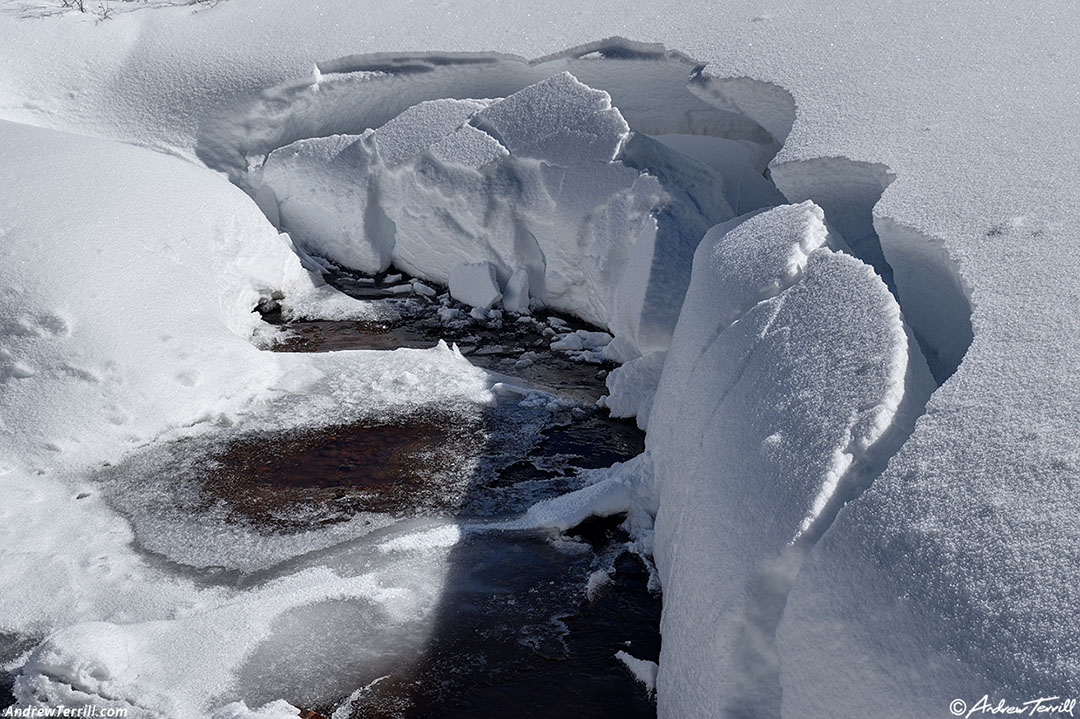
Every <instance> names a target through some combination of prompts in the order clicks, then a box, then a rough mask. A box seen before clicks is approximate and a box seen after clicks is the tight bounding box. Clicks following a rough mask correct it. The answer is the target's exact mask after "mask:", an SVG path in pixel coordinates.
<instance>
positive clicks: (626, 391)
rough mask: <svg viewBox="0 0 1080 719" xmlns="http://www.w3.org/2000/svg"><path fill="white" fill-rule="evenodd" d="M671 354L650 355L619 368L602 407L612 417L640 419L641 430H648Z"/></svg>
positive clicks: (611, 376)
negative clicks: (665, 364) (653, 407)
mask: <svg viewBox="0 0 1080 719" xmlns="http://www.w3.org/2000/svg"><path fill="white" fill-rule="evenodd" d="M666 357H667V352H650V353H649V354H647V355H644V356H643V357H637V358H635V359H633V360H630V361H629V362H627V363H625V364H623V365H621V366H619V367H617V368H615V369H614V370H612V371H611V374H609V375H608V376H607V388H608V395H607V396H606V397H601V398H600V402H601V403H602V406H604V407H607V408H608V410H610V411H611V416H612V417H636V418H637V425H638V427H640V428H641V429H648V426H649V413H650V412H651V411H652V405H653V397H654V395H655V394H656V386H657V384H659V382H660V372H661V370H663V368H664V359H665V358H666Z"/></svg>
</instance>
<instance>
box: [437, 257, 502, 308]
mask: <svg viewBox="0 0 1080 719" xmlns="http://www.w3.org/2000/svg"><path fill="white" fill-rule="evenodd" d="M449 285H450V296H451V297H453V298H454V299H455V300H457V301H458V302H463V303H465V304H467V305H471V306H472V307H478V308H480V309H485V310H486V309H490V308H491V306H492V305H494V304H495V303H496V302H498V301H499V300H500V299H502V293H501V292H499V280H498V279H497V278H496V276H495V265H493V264H491V263H490V262H469V263H466V264H461V265H456V266H455V267H454V269H452V270H450V280H449Z"/></svg>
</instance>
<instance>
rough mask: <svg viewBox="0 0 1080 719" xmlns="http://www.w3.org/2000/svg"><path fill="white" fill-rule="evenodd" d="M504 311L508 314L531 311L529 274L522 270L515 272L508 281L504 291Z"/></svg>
mask: <svg viewBox="0 0 1080 719" xmlns="http://www.w3.org/2000/svg"><path fill="white" fill-rule="evenodd" d="M503 309H504V310H506V311H507V312H527V311H528V310H529V273H528V272H526V271H525V270H522V269H517V270H514V272H513V274H511V275H510V279H508V280H507V281H506V288H505V289H504V290H503Z"/></svg>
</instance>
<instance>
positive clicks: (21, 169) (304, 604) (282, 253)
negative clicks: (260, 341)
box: [0, 123, 492, 717]
mask: <svg viewBox="0 0 1080 719" xmlns="http://www.w3.org/2000/svg"><path fill="white" fill-rule="evenodd" d="M0 143H2V145H3V148H4V156H5V163H4V165H3V167H2V168H0V182H2V183H3V185H4V186H5V187H7V188H11V190H10V191H9V192H7V193H5V194H4V195H3V197H0V213H2V214H3V215H4V216H5V217H9V218H16V219H15V221H14V222H11V223H9V224H6V225H5V227H4V235H3V249H2V252H3V255H4V262H3V263H2V266H0V279H2V281H0V286H2V287H3V288H4V289H3V290H2V294H0V304H2V306H3V311H2V313H0V316H2V317H4V318H5V320H4V321H3V323H2V326H0V343H2V347H3V351H4V357H5V360H6V362H7V363H9V364H10V365H12V366H14V367H16V368H18V367H25V368H26V370H27V371H21V370H19V369H16V370H15V371H8V372H7V373H6V374H5V376H4V378H3V383H2V387H3V391H2V392H0V417H2V418H3V430H4V431H3V435H2V438H0V456H3V458H4V468H3V471H2V472H0V491H2V493H3V496H4V497H5V502H4V504H3V506H2V509H0V514H2V518H3V529H2V537H0V543H2V546H3V547H4V551H5V560H4V572H3V573H2V575H0V584H2V587H0V589H2V592H3V594H4V596H5V597H7V598H8V599H7V600H5V607H4V608H5V611H4V612H3V616H2V617H0V626H2V628H3V631H4V632H5V633H16V634H22V635H29V636H36V637H41V638H43V637H45V636H49V637H50V638H49V640H48V641H47V642H46V643H44V644H42V645H40V646H39V647H38V648H37V649H36V650H35V651H34V653H33V654H32V655H31V656H30V657H29V658H28V659H27V660H26V663H25V664H24V666H23V667H22V670H21V673H20V678H19V684H18V686H17V689H16V692H17V693H18V694H19V696H20V697H21V698H22V701H23V702H25V703H27V704H28V705H31V706H55V705H56V704H58V703H64V704H67V705H78V704H81V703H85V702H86V701H88V700H89V701H95V702H97V701H98V700H100V703H101V704H102V705H109V702H110V701H111V702H114V704H116V705H120V706H122V707H127V708H131V707H132V706H140V707H144V708H146V709H147V711H149V712H151V713H154V712H156V714H155V715H159V716H190V717H194V716H207V715H209V714H210V713H212V711H213V709H214V707H215V706H221V705H224V704H226V703H229V702H231V701H233V700H246V701H248V705H249V706H260V705H262V704H265V703H267V702H272V701H274V700H276V699H278V698H279V695H274V696H265V697H263V696H259V695H258V692H256V691H255V689H256V688H257V684H256V683H253V682H251V681H247V680H244V681H241V683H240V686H241V687H245V686H246V687H248V689H245V690H243V691H248V690H250V693H251V696H246V695H245V696H237V695H236V689H235V688H232V682H233V681H234V680H235V679H236V677H237V676H238V675H240V676H243V672H244V667H245V666H246V665H245V661H246V658H247V657H248V656H249V654H250V653H251V652H252V651H253V650H254V649H255V648H256V647H257V646H258V645H259V643H260V642H263V641H267V642H269V641H273V640H274V637H277V636H279V634H280V626H281V625H280V624H279V622H280V621H281V618H282V617H285V616H300V617H305V616H306V617H309V618H308V619H301V620H297V621H298V629H297V631H300V632H310V626H312V625H313V624H312V622H314V625H316V626H317V624H318V621H317V615H318V609H317V608H318V606H319V605H321V604H324V603H326V602H327V601H328V600H329V599H332V598H335V597H336V598H341V599H345V600H348V601H359V602H361V603H363V604H364V606H369V605H373V606H374V607H376V608H378V611H379V612H382V611H384V609H383V606H384V605H385V606H386V607H388V608H387V609H385V611H386V612H389V614H387V615H386V616H388V617H389V620H388V621H386V622H385V623H384V624H382V625H380V626H382V627H383V628H384V629H385V630H386V632H387V634H386V635H385V636H384V639H382V640H379V641H381V642H382V644H381V645H380V644H373V642H374V641H375V640H374V637H375V634H377V633H376V632H373V631H371V628H370V627H369V628H368V631H367V635H368V636H367V637H366V638H365V641H366V642H367V644H365V645H364V646H365V647H367V649H365V650H364V651H368V652H369V653H368V654H363V653H360V654H354V655H351V658H349V659H348V662H351V663H352V665H353V666H354V667H356V666H368V665H369V664H370V661H371V658H372V657H371V654H370V651H375V650H374V649H372V647H378V646H385V647H391V646H393V647H398V646H400V640H399V639H394V638H393V637H394V636H395V627H398V628H400V627H401V626H403V625H408V627H409V633H410V636H415V633H416V630H417V626H418V625H417V620H416V617H421V618H422V617H423V616H426V615H427V612H429V611H430V609H431V607H433V606H434V605H435V600H436V599H437V595H438V588H439V586H440V581H441V577H442V576H443V574H444V573H445V566H444V564H443V562H442V557H443V556H444V554H445V552H446V551H447V550H446V548H445V541H442V542H441V543H433V545H432V547H431V550H430V551H429V552H428V553H427V554H426V555H425V556H424V557H423V558H419V559H409V560H407V561H404V562H402V561H400V560H394V561H391V560H389V559H388V560H385V561H383V562H373V563H369V564H368V565H367V566H368V569H367V573H366V574H365V573H363V572H361V573H356V572H355V571H353V570H349V569H347V568H346V569H339V570H337V571H329V570H328V569H327V567H326V565H327V564H328V563H331V562H332V561H333V559H332V556H331V555H327V556H324V557H322V558H321V559H320V563H319V566H313V567H304V566H302V565H301V566H299V567H297V568H296V570H295V573H294V574H293V575H291V576H288V577H286V578H284V579H282V580H281V581H280V582H279V583H277V584H270V585H267V586H264V587H263V588H261V589H260V590H258V591H252V592H244V591H239V590H235V589H227V588H223V587H218V586H214V585H210V586H203V585H202V584H201V582H197V581H193V580H192V579H191V578H188V577H185V576H184V575H181V574H176V573H174V572H171V571H169V570H168V569H167V567H163V566H161V565H160V564H159V563H157V562H152V561H148V560H147V559H146V557H147V555H146V554H145V549H143V548H140V547H139V546H138V545H139V542H140V541H141V540H142V539H144V538H145V537H144V535H142V534H139V533H138V532H137V531H136V528H135V527H133V526H132V525H131V524H129V523H128V521H127V520H126V519H124V518H123V517H121V516H120V515H119V514H117V513H116V511H115V510H114V508H113V507H112V506H110V505H108V504H106V502H105V501H104V497H103V493H102V491H101V490H102V486H101V485H100V484H99V483H95V482H91V481H88V480H89V474H90V472H91V471H92V470H95V469H98V468H100V467H101V466H102V465H103V464H106V463H117V462H118V461H120V460H121V459H122V458H124V457H125V456H127V455H129V454H130V453H131V452H132V451H133V450H136V449H137V448H142V451H145V452H150V453H153V452H155V451H156V450H155V449H154V444H155V443H156V442H164V443H166V445H167V441H168V440H169V439H175V438H178V437H185V436H186V437H192V438H198V437H203V438H208V437H213V436H215V435H222V436H225V437H227V436H228V433H229V432H230V431H231V430H230V428H234V427H235V428H246V429H259V428H261V429H263V430H269V429H282V428H290V427H291V428H297V427H304V426H319V425H323V424H326V423H328V422H329V423H333V422H352V421H357V420H358V419H361V418H364V417H372V416H378V415H379V414H380V413H387V412H404V413H407V412H410V411H415V410H416V409H417V408H422V407H425V406H428V405H430V404H432V403H435V404H439V405H441V406H450V405H460V406H465V407H469V406H481V405H484V404H486V403H487V402H489V401H490V399H491V393H490V385H491V384H492V382H491V381H490V380H489V379H488V378H487V377H486V375H484V373H483V372H481V371H479V370H476V369H475V368H473V367H472V366H471V365H470V364H469V363H468V362H467V361H465V360H464V359H463V358H462V357H461V355H460V354H458V353H457V352H455V351H453V350H450V349H449V348H447V347H446V346H445V345H440V346H439V347H437V348H435V349H433V350H425V351H420V350H400V351H397V352H392V353H377V352H375V353H373V352H345V353H337V354H334V355H302V354H277V353H269V352H265V351H261V350H259V349H258V348H257V347H256V346H255V344H254V342H255V340H256V339H257V335H256V332H255V330H256V329H257V328H259V327H260V326H261V325H262V322H261V320H260V319H259V317H258V315H257V314H256V313H255V312H254V307H255V306H256V305H257V304H258V303H259V302H260V301H263V300H269V299H271V298H275V301H277V302H279V303H280V304H281V305H282V307H283V311H284V312H285V313H286V314H290V313H294V314H297V315H308V316H316V317H320V316H325V315H324V313H323V312H322V311H323V310H325V311H326V312H325V314H328V315H329V316H332V317H352V318H356V317H363V318H377V317H378V315H377V314H376V313H375V312H374V311H373V310H372V309H371V307H370V306H369V305H367V304H365V303H362V302H358V301H356V300H352V299H349V298H346V297H344V296H342V295H340V294H338V293H337V292H336V291H334V290H331V289H330V288H328V287H326V286H323V285H318V284H317V282H321V281H319V280H317V278H316V277H314V276H312V275H311V274H309V273H308V272H307V271H305V270H304V269H302V267H301V265H300V261H299V259H298V257H297V255H296V254H295V253H294V252H293V250H292V247H291V243H290V241H289V239H288V237H287V236H282V235H278V234H277V232H275V230H274V229H273V228H272V227H271V226H270V225H269V224H268V223H267V222H266V220H265V218H264V217H263V216H262V214H261V213H260V212H259V211H258V209H257V208H256V207H255V205H254V204H253V203H252V202H251V201H250V200H249V199H248V198H247V197H246V196H245V195H244V194H243V193H242V192H240V191H239V190H237V189H236V188H235V187H233V186H232V185H230V184H229V183H227V182H226V181H225V180H224V179H223V178H220V177H217V176H215V175H213V174H210V173H206V172H205V170H203V169H200V168H198V167H196V166H193V165H191V164H189V163H186V162H184V161H182V160H179V159H177V158H171V157H167V156H165V155H162V154H160V153H155V152H152V151H149V150H145V149H140V148H135V147H132V146H127V145H120V144H116V143H113V142H110V141H104V140H95V139H89V138H85V137H77V136H74V135H66V134H61V133H56V132H53V131H48V130H41V129H35V128H30V127H28V126H25V125H16V124H11V123H0ZM71 187H79V188H82V189H81V190H80V191H79V192H75V193H72V192H70V188H71ZM161 187H167V188H168V198H167V201H163V198H162V196H161V191H160V188H161ZM15 188H17V189H15ZM58 208H62V212H60V211H58ZM164 476H165V477H168V475H164ZM160 479H161V476H160V475H151V476H150V477H149V478H147V479H146V480H145V481H144V483H143V484H142V485H140V484H139V483H135V484H134V485H133V487H132V491H134V492H139V491H142V490H146V491H147V492H149V493H150V494H151V495H152V492H153V488H154V486H155V482H156V481H160ZM151 480H153V481H151ZM147 501H151V502H152V501H153V499H152V496H151V497H148V498H147ZM204 520H205V521H204ZM373 529H374V528H372V527H364V526H361V523H360V522H357V523H353V524H352V525H346V526H344V527H339V528H337V529H336V530H335V531H329V532H325V533H321V534H320V533H318V532H312V533H309V534H307V535H305V534H299V535H294V536H291V537H290V536H288V535H275V536H273V537H269V536H265V537H263V538H262V540H259V537H258V536H257V535H256V534H252V533H250V532H248V533H245V532H244V531H242V530H241V529H238V528H235V527H234V528H233V530H232V534H229V533H228V532H221V527H220V526H215V525H213V521H212V517H208V518H199V517H184V516H181V517H178V518H174V519H173V521H171V522H169V521H165V522H163V523H162V524H161V525H160V526H159V527H158V528H157V530H155V531H152V532H150V535H151V536H152V538H153V542H154V547H153V548H154V549H155V550H159V551H161V552H162V553H163V554H165V555H166V556H168V555H170V554H172V555H175V556H177V557H178V559H179V560H180V561H184V560H189V561H190V562H191V564H192V565H193V566H211V565H213V564H216V565H221V564H222V562H220V561H215V562H208V561H206V558H207V556H208V555H206V553H207V552H216V553H218V554H217V555H216V556H215V558H220V555H221V554H224V555H226V556H229V557H230V558H231V560H232V561H233V563H234V564H235V563H237V562H238V563H239V566H242V567H243V568H245V569H252V568H259V567H266V566H270V565H272V564H275V563H277V562H281V561H283V560H286V559H291V558H294V557H297V556H300V555H304V554H306V553H308V552H310V551H312V550H313V549H319V548H325V547H328V546H331V545H334V544H336V543H339V542H341V541H342V540H344V539H348V538H353V537H360V536H363V535H364V534H366V533H369V532H371V531H372V530H373ZM399 531H400V530H399ZM252 540H259V541H263V542H264V543H263V544H261V545H258V544H257V545H252V544H251V542H252ZM144 546H145V545H144ZM361 546H362V545H361ZM390 549H394V547H393V546H392V545H391V547H390ZM354 551H358V550H354ZM395 551H396V550H395ZM184 553H186V554H184ZM382 553H383V554H385V552H382ZM410 556H411V555H410ZM340 561H341V563H342V565H343V566H344V567H347V566H348V562H347V561H345V560H340ZM357 566H358V567H359V566H360V565H357ZM339 572H340V574H339ZM410 607H412V609H409V608H410ZM402 612H412V614H409V615H408V616H405V615H403V614H402ZM420 626H422V624H421V625H420ZM353 638H354V639H355V637H353ZM295 640H296V637H292V638H291V639H289V640H288V641H295ZM369 650H370V651H369ZM387 651H389V650H387ZM271 653H272V652H271ZM344 656H350V655H347V654H346V655H344ZM302 670H303V668H302V667H300V668H297V671H298V672H300V671H302ZM178 677H184V679H183V680H182V681H181V680H179V679H178ZM280 678H281V677H279V679H280ZM316 679H317V677H316V676H315V675H306V676H303V677H302V678H301V679H298V680H297V682H298V683H301V684H306V685H307V686H310V687H312V690H313V691H315V690H317V689H318V688H323V689H325V688H326V686H325V683H326V681H325V680H323V679H319V680H318V681H316ZM266 693H268V694H269V693H272V690H271V689H267V690H266ZM104 697H109V698H110V699H109V700H108V701H106V700H105V699H104ZM280 708H281V707H280V706H278V707H277V708H273V709H272V710H273V711H277V713H278V714H279V715H280V713H281V712H280V711H278V709H280ZM266 711H271V710H266Z"/></svg>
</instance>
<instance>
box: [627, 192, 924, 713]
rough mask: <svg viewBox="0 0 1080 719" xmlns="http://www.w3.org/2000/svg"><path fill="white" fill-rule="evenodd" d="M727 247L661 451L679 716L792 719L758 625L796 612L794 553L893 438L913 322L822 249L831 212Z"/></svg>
mask: <svg viewBox="0 0 1080 719" xmlns="http://www.w3.org/2000/svg"><path fill="white" fill-rule="evenodd" d="M727 230H728V228H727V227H724V226H721V227H718V228H716V229H715V230H713V231H710V233H709V234H708V235H707V237H706V239H705V241H703V242H702V244H701V246H700V248H699V249H698V251H697V253H696V255H695V258H694V266H693V278H692V280H691V284H690V289H689V291H688V292H687V296H686V301H685V303H684V305H683V309H682V314H681V316H680V318H679V323H678V326H677V328H676V331H675V338H674V340H673V342H672V345H671V349H670V351H669V352H668V354H667V359H666V362H665V364H664V367H663V372H662V375H661V380H660V386H659V389H658V390H657V393H656V399H655V400H654V405H653V409H652V414H651V415H650V422H649V434H648V437H647V446H648V448H649V450H650V452H651V453H652V456H653V459H654V462H655V471H656V481H657V485H658V488H659V493H660V512H659V515H658V516H657V524H656V561H657V568H658V570H659V571H660V575H661V580H662V582H663V586H664V616H663V623H662V632H663V636H664V646H663V653H662V656H661V662H660V665H661V670H660V676H659V697H660V703H661V706H660V711H661V713H667V714H669V715H672V716H698V715H702V716H703V715H705V714H708V715H716V714H717V713H720V714H722V713H724V712H725V711H727V712H730V713H740V712H741V713H748V714H751V715H775V714H776V713H777V712H778V701H779V700H778V695H779V693H778V691H777V690H776V688H775V687H774V686H763V685H769V681H764V682H763V680H762V679H761V677H762V676H769V675H770V674H771V675H772V676H773V679H772V680H771V681H772V683H773V684H775V682H776V679H775V669H768V668H767V667H768V666H769V662H770V660H769V657H768V655H769V653H768V651H765V652H763V655H764V656H758V655H756V654H755V651H756V650H755V649H754V647H757V646H765V647H767V646H769V645H770V643H771V641H772V640H771V638H770V636H769V633H768V632H769V630H768V627H762V626H761V625H760V624H759V623H758V621H757V617H759V616H761V615H763V614H764V615H767V614H768V612H769V611H770V610H768V609H767V608H766V607H768V606H769V603H770V602H774V601H777V597H780V598H782V596H783V590H782V587H783V586H784V582H785V581H788V579H785V578H787V577H789V576H790V574H789V572H790V569H791V567H792V559H791V557H790V556H789V552H788V549H787V548H789V547H791V546H792V544H793V543H797V542H798V540H799V538H800V537H801V535H802V534H803V533H804V532H805V531H806V530H807V528H808V527H809V526H811V525H812V523H813V521H814V519H815V518H816V517H817V516H818V515H819V513H821V511H822V510H823V508H824V506H825V503H826V502H827V501H828V499H829V498H830V497H831V496H832V495H833V493H834V492H835V491H836V488H837V486H838V484H839V483H840V482H841V481H842V480H843V479H844V478H845V477H846V476H848V473H849V471H853V470H852V467H853V465H854V464H855V463H856V462H857V460H858V459H859V458H861V457H862V456H863V454H864V452H866V448H867V447H869V446H871V445H873V444H874V442H875V441H877V440H878V439H879V438H880V437H882V435H883V434H884V433H885V431H886V430H887V429H888V428H889V426H890V424H891V423H892V421H893V419H894V416H895V414H896V412H897V409H898V407H899V405H900V402H901V399H902V398H903V395H904V392H905V378H906V376H907V373H908V364H909V341H908V337H907V334H906V332H905V329H904V326H903V323H902V321H901V317H900V310H899V307H898V306H897V304H896V302H895V300H894V299H893V297H892V295H891V294H890V293H889V292H888V290H887V289H886V287H885V285H884V284H883V283H882V282H881V280H880V279H879V278H878V277H877V276H876V275H875V274H874V272H873V270H872V269H871V268H870V267H869V266H867V265H864V264H863V263H861V262H860V261H858V260H857V259H854V258H852V257H850V256H847V255H843V254H839V253H835V252H833V251H831V250H830V249H828V248H827V247H824V246H823V243H824V241H825V238H826V236H827V233H826V230H825V226H824V223H823V221H822V213H821V211H820V209H819V208H817V207H816V206H814V205H813V204H811V203H804V204H803V205H795V206H785V207H780V208H776V209H774V210H771V211H768V212H765V213H762V214H759V215H757V216H755V217H751V218H749V219H747V220H745V221H744V222H742V223H741V224H739V225H737V226H736V227H735V228H734V229H731V230H730V231H727ZM736 320H737V322H736ZM796 560H797V557H796ZM795 566H797V563H796V564H795ZM780 606H782V601H781V602H780ZM702 627H707V628H708V630H707V631H705V632H702Z"/></svg>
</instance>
